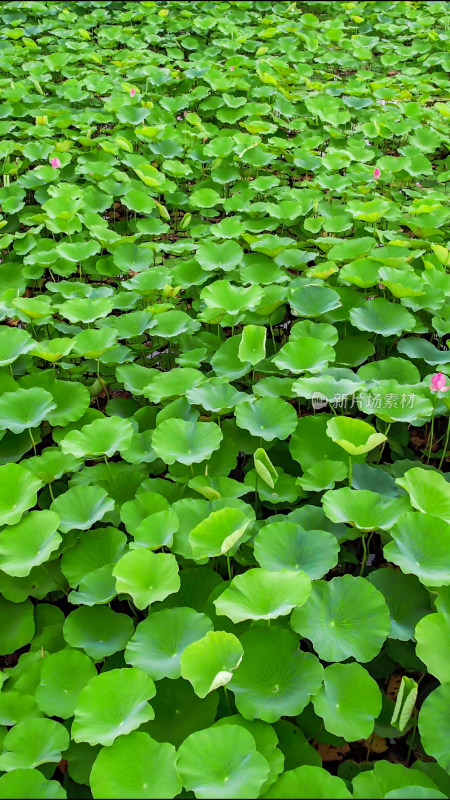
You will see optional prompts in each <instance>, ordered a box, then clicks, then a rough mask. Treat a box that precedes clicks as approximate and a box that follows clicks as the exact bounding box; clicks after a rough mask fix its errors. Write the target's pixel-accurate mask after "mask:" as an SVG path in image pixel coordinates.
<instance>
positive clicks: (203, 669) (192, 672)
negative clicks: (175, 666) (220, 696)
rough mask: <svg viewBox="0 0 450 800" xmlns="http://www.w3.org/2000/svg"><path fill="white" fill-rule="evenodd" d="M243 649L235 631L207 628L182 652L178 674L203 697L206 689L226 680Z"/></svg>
mask: <svg viewBox="0 0 450 800" xmlns="http://www.w3.org/2000/svg"><path fill="white" fill-rule="evenodd" d="M243 652H244V651H243V649H242V645H241V643H240V641H239V639H238V638H237V637H236V636H234V634H232V633H226V632H225V631H208V633H207V634H206V636H204V637H203V638H202V639H198V640H197V641H195V642H193V643H192V644H190V645H188V647H186V649H185V650H184V652H183V653H182V654H181V659H180V665H181V675H182V677H183V678H184V679H185V680H187V681H189V682H190V683H191V684H192V686H193V688H194V691H195V693H196V694H198V696H199V697H206V695H207V694H209V692H212V691H214V689H218V688H219V686H225V685H226V684H227V683H229V681H230V680H231V678H232V677H233V670H235V669H236V668H237V667H238V666H239V664H240V663H241V660H242V656H243Z"/></svg>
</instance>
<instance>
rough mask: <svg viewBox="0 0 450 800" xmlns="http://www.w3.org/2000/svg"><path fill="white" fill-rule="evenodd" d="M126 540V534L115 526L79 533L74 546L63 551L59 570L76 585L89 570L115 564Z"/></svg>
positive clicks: (71, 583)
mask: <svg viewBox="0 0 450 800" xmlns="http://www.w3.org/2000/svg"><path fill="white" fill-rule="evenodd" d="M126 541H127V540H126V535H125V534H124V533H122V531H118V530H116V528H110V527H108V528H94V529H92V530H90V531H86V532H83V533H80V534H79V536H78V538H77V542H76V544H75V545H74V547H71V548H70V550H66V551H65V552H64V553H63V556H62V559H61V571H62V573H63V575H64V576H65V577H66V578H67V580H68V582H69V584H70V585H71V586H78V584H79V583H80V581H82V580H83V578H84V577H85V576H86V575H88V574H89V573H90V572H94V570H97V569H101V568H102V567H104V566H105V565H107V564H115V563H116V561H118V560H119V558H120V556H121V555H122V553H123V551H124V549H125V545H126Z"/></svg>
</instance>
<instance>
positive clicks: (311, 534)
mask: <svg viewBox="0 0 450 800" xmlns="http://www.w3.org/2000/svg"><path fill="white" fill-rule="evenodd" d="M254 553H255V558H256V560H257V562H258V564H259V565H260V567H263V568H264V569H268V570H272V571H275V572H277V571H280V570H284V569H289V570H303V572H306V574H307V575H309V577H310V578H311V580H316V579H317V578H322V576H323V575H325V574H326V573H327V572H328V571H329V570H330V569H332V568H333V567H335V566H336V564H337V561H338V553H339V545H338V543H337V540H336V537H335V536H333V534H332V533H328V531H320V530H318V531H314V530H312V531H304V530H303V528H302V527H301V526H300V525H296V524H295V523H294V522H289V521H286V522H281V521H279V522H269V523H268V524H267V525H264V527H262V528H261V530H260V531H259V533H258V534H257V535H256V536H255V540H254Z"/></svg>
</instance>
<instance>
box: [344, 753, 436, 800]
mask: <svg viewBox="0 0 450 800" xmlns="http://www.w3.org/2000/svg"><path fill="white" fill-rule="evenodd" d="M416 763H417V762H416ZM352 784H353V797H355V798H357V800H363V798H366V797H367V798H378V797H386V795H387V794H388V792H392V791H395V789H402V788H405V787H408V789H409V793H410V796H411V795H412V794H414V791H413V790H412V788H411V787H414V788H415V787H416V786H420V787H426V788H429V789H434V788H435V784H434V783H433V781H432V780H431V778H429V777H428V775H425V774H424V773H423V772H422V771H421V770H419V769H415V768H413V769H408V768H407V767H405V766H403V764H392V763H390V762H389V761H376V762H375V764H374V767H373V769H371V770H368V771H367V772H360V773H358V775H356V776H355V777H354V778H353V781H352ZM414 797H415V794H414Z"/></svg>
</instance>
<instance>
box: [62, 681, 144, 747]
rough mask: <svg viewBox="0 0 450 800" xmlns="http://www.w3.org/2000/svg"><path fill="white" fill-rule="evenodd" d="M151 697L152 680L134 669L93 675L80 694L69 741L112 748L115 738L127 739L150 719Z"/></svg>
mask: <svg viewBox="0 0 450 800" xmlns="http://www.w3.org/2000/svg"><path fill="white" fill-rule="evenodd" d="M154 694H155V684H154V683H153V681H152V679H151V678H149V676H148V675H146V674H145V673H144V672H141V670H140V669H136V668H135V667H130V668H129V669H112V670H110V671H109V672H102V673H100V675H96V676H95V677H94V678H91V680H90V681H89V683H88V684H86V686H85V687H84V689H82V690H81V692H80V694H79V697H78V703H77V707H76V709H75V719H74V721H73V724H72V739H74V740H75V741H76V742H87V743H88V744H90V745H96V744H102V745H105V746H106V747H107V746H109V745H111V744H112V743H113V742H114V741H115V740H116V739H117V737H118V736H126V735H127V733H130V732H131V731H134V730H135V729H136V728H139V726H140V725H142V723H143V722H147V721H148V720H149V719H153V717H154V714H153V709H152V707H151V706H150V705H149V704H148V703H147V700H150V698H152V697H153V696H154Z"/></svg>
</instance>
